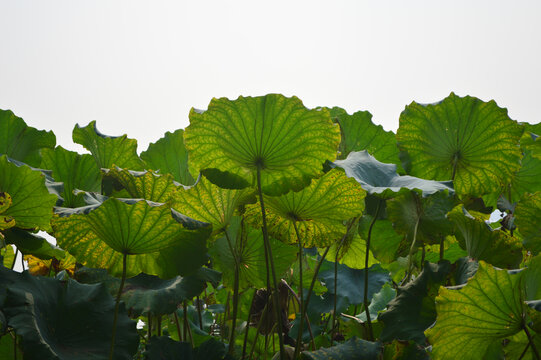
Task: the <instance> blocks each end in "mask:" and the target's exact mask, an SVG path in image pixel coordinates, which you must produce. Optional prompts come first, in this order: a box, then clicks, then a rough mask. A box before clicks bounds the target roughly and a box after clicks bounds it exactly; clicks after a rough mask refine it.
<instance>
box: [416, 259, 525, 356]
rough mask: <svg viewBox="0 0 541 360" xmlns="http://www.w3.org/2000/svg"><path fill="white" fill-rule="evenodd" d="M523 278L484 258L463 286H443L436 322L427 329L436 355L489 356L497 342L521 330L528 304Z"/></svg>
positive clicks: (438, 300) (437, 307)
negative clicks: (523, 291) (460, 287)
mask: <svg viewBox="0 0 541 360" xmlns="http://www.w3.org/2000/svg"><path fill="white" fill-rule="evenodd" d="M520 278H521V274H514V275H511V274H509V273H508V272H507V271H505V270H496V269H495V268H494V267H492V266H491V265H489V264H486V263H485V262H483V261H481V262H479V269H478V270H477V273H476V274H475V276H474V277H473V278H472V279H471V280H470V281H468V284H467V285H466V286H465V287H463V288H462V289H461V290H449V289H446V288H443V287H442V288H440V291H439V295H438V297H437V298H436V311H437V313H438V317H437V319H436V325H435V326H434V327H432V328H430V329H428V330H427V331H426V336H427V338H428V340H429V342H430V343H431V344H432V346H433V347H432V357H433V358H434V359H457V358H460V359H479V358H483V359H488V358H490V357H488V356H486V353H487V351H494V349H491V346H492V345H493V344H501V340H503V339H504V338H507V337H510V336H512V335H514V334H516V333H517V332H519V331H521V330H522V324H523V321H524V319H523V318H524V311H525V309H524V307H525V306H526V305H525V304H524V303H523V302H522V299H521V292H522V291H521V289H520V286H521V282H520ZM458 345H459V346H458ZM499 347H500V349H501V345H499Z"/></svg>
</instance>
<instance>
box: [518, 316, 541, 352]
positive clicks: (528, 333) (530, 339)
mask: <svg viewBox="0 0 541 360" xmlns="http://www.w3.org/2000/svg"><path fill="white" fill-rule="evenodd" d="M522 329H523V330H524V332H525V333H526V336H527V337H528V342H529V343H530V346H531V347H532V351H533V353H534V354H535V358H536V359H537V360H541V356H539V351H538V350H537V348H536V347H535V343H534V341H533V338H532V335H531V334H530V332H529V331H528V326H527V325H526V324H524V323H523V324H522Z"/></svg>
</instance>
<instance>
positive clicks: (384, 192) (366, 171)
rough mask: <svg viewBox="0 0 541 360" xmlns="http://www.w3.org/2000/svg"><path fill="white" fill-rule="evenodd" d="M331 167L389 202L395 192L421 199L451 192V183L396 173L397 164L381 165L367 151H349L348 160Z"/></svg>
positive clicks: (337, 161)
mask: <svg viewBox="0 0 541 360" xmlns="http://www.w3.org/2000/svg"><path fill="white" fill-rule="evenodd" d="M331 166H337V167H341V168H342V169H344V170H345V172H346V175H347V176H349V177H352V178H354V179H355V180H357V181H358V182H359V184H361V186H362V188H363V189H365V190H366V191H367V192H368V193H369V194H371V195H376V196H378V197H380V198H383V199H389V198H392V197H394V196H396V195H397V194H398V193H404V192H408V191H410V190H416V191H417V192H419V193H421V195H422V196H428V195H431V194H434V193H436V192H439V191H444V190H447V191H449V192H450V193H453V192H454V191H453V184H452V182H451V181H433V180H425V179H420V178H416V177H413V176H409V175H405V176H400V175H398V173H397V172H396V165H394V164H384V163H382V162H379V161H378V160H376V159H375V158H374V157H373V156H372V155H370V154H369V153H368V152H367V151H366V150H364V151H358V152H351V153H349V155H348V157H347V159H345V160H336V161H335V162H334V164H332V165H331Z"/></svg>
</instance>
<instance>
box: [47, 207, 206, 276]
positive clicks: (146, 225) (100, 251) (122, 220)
mask: <svg viewBox="0 0 541 360" xmlns="http://www.w3.org/2000/svg"><path fill="white" fill-rule="evenodd" d="M92 209H93V210H92V211H89V212H88V207H83V208H79V209H74V211H73V213H74V214H73V215H71V216H67V217H55V218H54V220H53V222H52V225H53V229H54V234H55V237H56V238H57V241H58V244H59V245H60V246H61V247H62V248H63V249H66V250H68V251H69V252H70V253H72V254H73V255H74V256H75V257H76V258H77V260H78V261H79V262H80V263H82V264H83V265H87V266H89V267H95V268H105V269H107V270H108V271H109V272H110V273H111V274H112V275H115V276H116V275H120V274H121V273H122V257H123V254H127V255H129V256H128V257H127V273H128V275H129V276H134V275H137V274H139V273H140V272H145V273H147V274H150V275H158V276H164V277H165V274H168V276H171V277H172V276H176V275H177V274H174V268H175V267H176V266H177V265H174V264H171V260H172V261H173V262H174V261H175V257H178V256H180V254H179V253H182V258H183V259H186V260H188V261H189V259H190V258H191V260H192V261H194V260H197V261H196V263H197V266H195V264H194V266H195V267H194V268H193V269H192V271H193V270H195V269H196V268H197V267H199V266H200V265H202V264H203V263H204V258H205V251H204V248H205V240H206V238H207V237H208V236H209V235H210V232H211V227H210V226H208V224H206V223H202V222H199V221H197V220H193V219H190V218H189V217H187V216H185V215H182V214H180V213H178V212H177V211H175V210H173V209H171V208H170V207H169V206H167V205H165V204H159V203H153V202H150V201H144V200H138V199H125V200H119V199H115V198H110V199H107V200H105V201H104V202H103V203H102V204H101V205H99V206H97V207H96V206H94V207H92ZM78 211H80V213H77V212H78ZM194 243H195V244H194ZM196 244H199V245H196ZM201 247H202V248H203V251H202V253H201ZM164 257H165V258H167V259H168V260H166V259H164ZM201 260H203V261H201ZM176 261H179V262H181V261H180V259H179V258H177V259H176ZM181 265H182V264H179V266H181Z"/></svg>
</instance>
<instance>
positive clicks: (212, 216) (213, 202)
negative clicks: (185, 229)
mask: <svg viewBox="0 0 541 360" xmlns="http://www.w3.org/2000/svg"><path fill="white" fill-rule="evenodd" d="M248 195H249V191H247V190H230V189H222V188H220V187H218V186H216V185H214V184H213V183H211V182H210V181H208V180H207V179H205V178H204V177H201V178H200V179H199V181H198V182H197V184H196V185H194V186H192V187H191V188H189V189H186V190H182V189H179V191H177V192H176V193H175V196H174V199H173V208H175V209H176V210H178V211H180V212H181V213H183V214H185V215H187V216H189V217H191V218H194V219H197V220H201V221H205V222H208V223H210V224H212V226H213V230H214V233H218V232H221V231H223V230H224V229H225V228H226V227H227V226H228V225H229V223H230V221H231V218H232V217H233V215H235V213H236V212H237V208H238V207H239V206H240V205H241V203H243V201H244V199H245V198H246V197H247V196H248Z"/></svg>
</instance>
